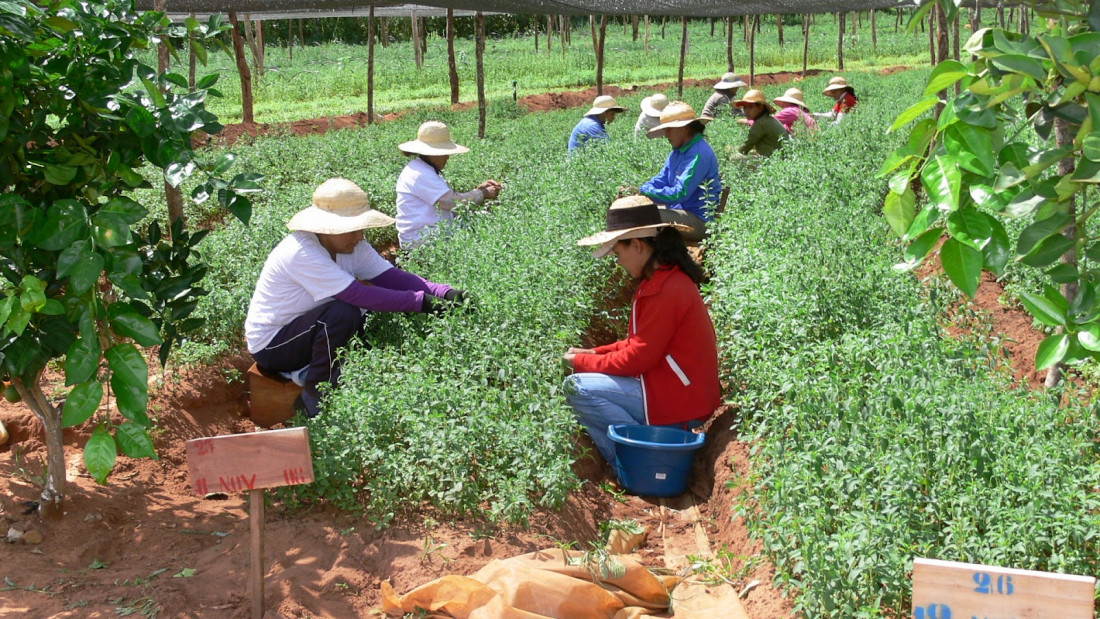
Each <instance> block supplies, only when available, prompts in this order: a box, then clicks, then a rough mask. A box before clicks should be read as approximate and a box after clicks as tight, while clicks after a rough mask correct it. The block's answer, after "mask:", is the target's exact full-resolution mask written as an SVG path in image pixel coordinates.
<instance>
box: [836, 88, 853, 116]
mask: <svg viewBox="0 0 1100 619" xmlns="http://www.w3.org/2000/svg"><path fill="white" fill-rule="evenodd" d="M857 105H859V99H856V96H855V95H853V94H852V93H850V92H845V93H844V94H842V95H840V98H838V99H837V100H836V105H834V106H833V111H834V112H836V113H837V114H847V113H848V112H851V111H852V108H854V107H855V106H857Z"/></svg>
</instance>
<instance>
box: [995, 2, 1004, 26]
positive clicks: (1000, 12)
mask: <svg viewBox="0 0 1100 619" xmlns="http://www.w3.org/2000/svg"><path fill="white" fill-rule="evenodd" d="M997 21H998V22H1000V24H1001V30H1004V29H1005V0H998V2H997Z"/></svg>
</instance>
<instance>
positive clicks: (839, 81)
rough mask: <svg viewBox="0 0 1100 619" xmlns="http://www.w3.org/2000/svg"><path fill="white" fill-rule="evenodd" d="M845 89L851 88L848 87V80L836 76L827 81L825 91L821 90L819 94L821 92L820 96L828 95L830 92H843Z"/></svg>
mask: <svg viewBox="0 0 1100 619" xmlns="http://www.w3.org/2000/svg"><path fill="white" fill-rule="evenodd" d="M845 88H851V86H849V85H848V80H846V79H844V78H843V77H841V76H839V75H838V76H836V77H834V78H832V79H830V80H829V85H828V86H826V87H825V90H823V91H821V92H822V94H828V93H829V92H831V91H833V90H844V89H845Z"/></svg>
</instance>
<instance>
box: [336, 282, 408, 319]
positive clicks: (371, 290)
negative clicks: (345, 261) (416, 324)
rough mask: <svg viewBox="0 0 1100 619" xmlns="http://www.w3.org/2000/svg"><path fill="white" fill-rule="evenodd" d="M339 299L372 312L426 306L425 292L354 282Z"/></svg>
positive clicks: (404, 310)
mask: <svg viewBox="0 0 1100 619" xmlns="http://www.w3.org/2000/svg"><path fill="white" fill-rule="evenodd" d="M336 298H337V299H340V300H341V301H343V302H345V303H351V304H352V305H354V306H356V307H361V308H363V309H367V310H370V311H372V312H419V311H420V310H421V308H422V307H423V306H424V293H423V292H421V291H415V292H414V291H411V290H391V289H389V288H382V287H379V286H367V285H366V284H362V283H360V282H357V281H356V282H352V283H351V284H349V285H348V287H347V288H344V289H343V290H342V291H341V292H340V294H338V295H336Z"/></svg>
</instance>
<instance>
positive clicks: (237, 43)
mask: <svg viewBox="0 0 1100 619" xmlns="http://www.w3.org/2000/svg"><path fill="white" fill-rule="evenodd" d="M229 23H230V24H232V25H233V55H234V56H236V57H237V74H238V75H239V76H240V78H241V122H245V123H252V122H255V118H254V117H253V116H252V73H251V72H250V71H249V70H248V61H247V60H246V59H245V57H244V40H243V39H242V38H241V33H240V28H239V23H238V21H237V13H236V11H230V12H229ZM245 23H248V22H247V21H246V22H245Z"/></svg>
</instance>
